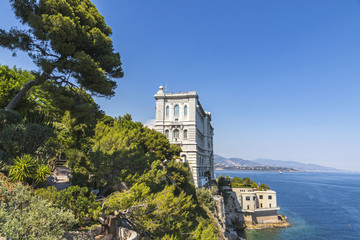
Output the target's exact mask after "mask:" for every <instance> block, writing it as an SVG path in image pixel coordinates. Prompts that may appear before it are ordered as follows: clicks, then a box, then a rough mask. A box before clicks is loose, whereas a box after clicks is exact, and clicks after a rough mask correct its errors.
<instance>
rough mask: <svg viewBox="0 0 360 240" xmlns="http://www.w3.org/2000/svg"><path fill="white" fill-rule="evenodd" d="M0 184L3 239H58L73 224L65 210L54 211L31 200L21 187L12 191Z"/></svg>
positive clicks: (0, 224)
mask: <svg viewBox="0 0 360 240" xmlns="http://www.w3.org/2000/svg"><path fill="white" fill-rule="evenodd" d="M3 184H4V182H0V196H1V198H0V233H1V236H2V237H5V238H7V239H29V240H37V239H40V240H41V239H42V240H47V239H62V235H63V233H64V232H65V231H66V230H67V229H68V228H70V227H72V226H73V225H74V224H75V223H76V220H75V218H74V215H73V214H72V213H71V211H69V210H63V209H60V208H58V207H54V206H52V205H51V204H50V202H48V201H46V200H43V199H41V198H40V197H38V196H33V195H32V193H31V191H30V190H29V189H28V188H26V187H24V186H23V185H21V184H17V185H16V186H15V187H14V188H13V189H12V190H9V189H7V188H5V187H4V185H3Z"/></svg>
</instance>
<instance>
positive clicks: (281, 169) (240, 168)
mask: <svg viewBox="0 0 360 240" xmlns="http://www.w3.org/2000/svg"><path fill="white" fill-rule="evenodd" d="M215 170H227V171H263V172H304V171H300V170H298V169H295V168H285V167H269V166H253V167H250V166H229V165H224V164H219V163H215Z"/></svg>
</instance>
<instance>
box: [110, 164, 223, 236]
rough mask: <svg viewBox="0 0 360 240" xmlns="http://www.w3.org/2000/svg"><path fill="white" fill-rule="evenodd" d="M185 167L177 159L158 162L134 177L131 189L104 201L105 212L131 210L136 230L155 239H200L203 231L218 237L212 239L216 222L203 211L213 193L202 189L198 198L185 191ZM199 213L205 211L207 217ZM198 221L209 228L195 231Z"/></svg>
mask: <svg viewBox="0 0 360 240" xmlns="http://www.w3.org/2000/svg"><path fill="white" fill-rule="evenodd" d="M185 168H186V166H185V165H183V164H182V163H178V162H176V161H175V160H173V161H170V162H168V163H166V164H164V163H160V161H155V162H154V163H153V164H152V166H151V170H149V171H147V172H144V173H143V174H142V175H139V174H137V175H136V176H134V177H133V179H132V180H133V181H135V180H136V183H135V184H133V186H132V187H131V188H130V189H129V190H128V191H126V192H115V193H113V194H111V195H110V196H109V197H108V198H107V199H106V200H105V202H104V207H105V211H106V213H112V212H113V211H115V210H122V211H125V212H128V216H127V217H128V218H130V219H131V220H132V221H133V222H135V223H136V230H137V231H138V232H139V233H143V234H144V235H145V236H148V237H150V238H154V239H200V238H194V236H195V235H196V236H200V235H201V234H205V235H206V236H209V237H210V238H209V239H216V238H211V237H212V236H217V228H216V225H215V224H214V222H213V221H212V220H211V219H210V217H209V216H208V215H207V214H206V211H205V210H204V208H206V205H211V203H210V200H209V199H210V194H211V192H210V191H209V190H205V189H204V190H200V192H199V193H198V195H197V198H195V195H193V194H189V193H187V192H186V191H184V190H183V189H184V186H186V184H185V183H186V182H187V181H190V179H189V170H188V169H187V171H184V170H185ZM182 174H184V175H183V176H182ZM190 192H191V191H190ZM199 199H200V200H199ZM200 212H205V214H204V216H202V215H201V214H200ZM199 222H203V223H204V224H205V223H206V224H207V225H208V227H207V228H206V229H198V230H196V229H197V226H198V224H199ZM199 234H200V235H199Z"/></svg>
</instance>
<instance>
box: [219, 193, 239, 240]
mask: <svg viewBox="0 0 360 240" xmlns="http://www.w3.org/2000/svg"><path fill="white" fill-rule="evenodd" d="M213 198H214V201H215V212H214V215H215V219H216V220H217V222H218V225H219V229H220V231H221V232H222V235H223V237H224V239H228V240H238V239H243V238H240V237H239V236H238V234H237V233H236V231H235V228H237V227H234V226H238V223H239V219H238V218H237V216H238V215H237V214H236V213H235V212H232V211H233V209H234V208H233V206H235V202H234V201H231V200H230V205H229V204H227V203H226V202H225V199H224V197H223V196H221V195H215V196H213ZM226 199H227V198H226ZM232 204H234V205H232Z"/></svg>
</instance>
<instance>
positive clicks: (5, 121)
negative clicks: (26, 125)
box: [0, 109, 22, 131]
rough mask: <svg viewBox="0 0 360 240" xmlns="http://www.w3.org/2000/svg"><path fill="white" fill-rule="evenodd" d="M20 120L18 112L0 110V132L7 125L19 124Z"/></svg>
mask: <svg viewBox="0 0 360 240" xmlns="http://www.w3.org/2000/svg"><path fill="white" fill-rule="evenodd" d="M21 120H22V119H21V116H20V114H19V113H18V112H15V111H11V110H5V109H0V131H2V129H3V128H4V127H5V126H7V125H12V124H19V123H20V122H21Z"/></svg>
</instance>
